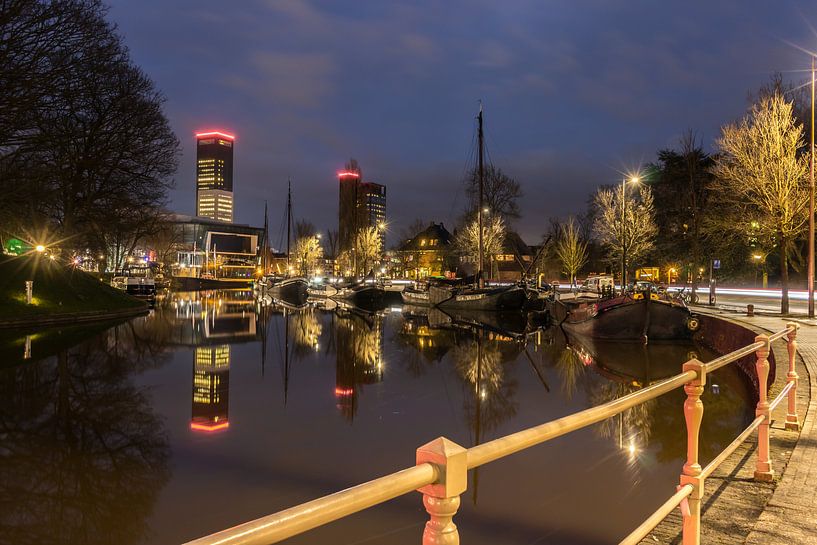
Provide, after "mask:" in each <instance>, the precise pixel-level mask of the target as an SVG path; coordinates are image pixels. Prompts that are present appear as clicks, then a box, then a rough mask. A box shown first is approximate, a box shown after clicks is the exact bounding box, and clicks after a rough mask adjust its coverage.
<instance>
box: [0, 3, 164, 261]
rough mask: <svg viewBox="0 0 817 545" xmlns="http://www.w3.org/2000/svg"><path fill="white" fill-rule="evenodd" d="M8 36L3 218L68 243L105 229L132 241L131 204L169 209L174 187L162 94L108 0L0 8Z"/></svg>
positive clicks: (0, 118)
mask: <svg viewBox="0 0 817 545" xmlns="http://www.w3.org/2000/svg"><path fill="white" fill-rule="evenodd" d="M0 36H2V39H0V96H3V104H4V106H5V104H6V103H7V102H8V103H9V104H14V106H13V107H11V108H8V109H7V108H5V107H0V199H2V201H3V202H2V203H0V210H2V216H3V217H2V218H0V221H2V223H3V224H4V225H6V226H24V225H28V226H29V227H30V226H31V225H32V224H34V225H35V227H37V228H39V227H43V229H44V230H45V229H46V228H47V230H49V231H50V232H51V237H50V238H51V239H52V240H54V239H59V240H60V243H59V245H60V246H61V247H62V248H64V249H67V250H71V249H77V250H81V249H84V248H86V247H89V246H92V245H93V244H95V239H96V238H98V237H97V236H95V234H96V233H98V232H99V231H102V230H112V231H113V230H118V231H119V232H120V233H121V234H122V235H123V236H125V235H126V238H132V236H133V234H134V233H131V234H127V233H125V231H127V230H128V229H129V228H130V226H138V222H134V221H132V220H133V219H134V218H133V217H132V211H138V212H142V213H146V214H149V213H151V211H152V210H154V209H160V208H161V207H162V205H163V204H164V202H165V200H166V198H167V191H168V189H169V188H170V187H172V185H173V180H172V175H173V174H174V173H175V170H176V166H177V156H178V151H179V143H178V141H177V139H176V137H175V136H174V134H173V132H172V131H171V129H170V125H169V123H168V121H167V119H166V118H165V116H164V114H163V112H162V106H163V103H164V98H163V96H162V95H161V94H160V93H159V92H158V91H157V90H156V89H155V87H154V85H153V82H152V81H151V80H150V79H149V78H148V77H147V76H146V75H145V74H144V73H143V72H142V71H141V70H140V69H139V68H138V67H136V66H135V65H134V64H133V63H132V62H131V59H130V57H129V54H128V51H127V49H126V48H125V47H124V46H123V45H122V43H121V40H120V38H119V36H118V35H117V34H116V29H115V27H114V26H113V25H111V24H110V23H108V22H107V21H106V20H105V8H103V7H102V5H101V3H100V2H98V1H94V0H84V1H83V0H65V1H64V2H48V1H45V0H40V1H37V0H27V1H26V0H17V1H11V2H3V3H0ZM6 38H9V40H8V41H7V40H6ZM18 42H19V43H18ZM15 44H16V45H15ZM20 47H22V48H23V49H22V50H18V49H19V48H20ZM21 70H22V71H23V72H25V71H30V73H29V74H28V75H22V74H21ZM18 98H19V99H20V100H18ZM20 188H24V190H21V189H20Z"/></svg>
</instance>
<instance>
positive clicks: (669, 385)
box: [468, 371, 697, 469]
mask: <svg viewBox="0 0 817 545" xmlns="http://www.w3.org/2000/svg"><path fill="white" fill-rule="evenodd" d="M696 376H697V375H696V373H695V371H685V372H683V373H679V374H677V375H675V376H674V377H670V378H668V379H665V380H662V381H661V382H656V383H655V384H652V385H650V386H648V387H646V388H642V389H641V390H638V391H636V392H633V393H631V394H628V395H626V396H624V397H620V398H618V399H614V400H613V401H610V402H608V403H604V404H603V405H597V406H596V407H591V408H589V409H585V410H583V411H579V412H577V413H573V414H571V415H568V416H564V417H562V418H559V419H557V420H551V421H550V422H546V423H544V424H540V425H539V426H536V427H533V428H528V429H526V430H522V431H518V432H516V433H512V434H510V435H506V436H505V437H500V438H498V439H494V440H493V441H488V442H487V443H482V444H481V445H477V446H475V447H471V448H469V449H468V469H473V468H475V467H479V466H481V465H483V464H487V463H488V462H493V461H494V460H497V459H499V458H504V457H505V456H508V455H510V454H513V453H515V452H518V451H520V450H524V449H526V448H528V447H532V446H534V445H537V444H539V443H542V442H545V441H549V440H551V439H555V438H556V437H559V436H562V435H565V434H566V433H570V432H571V431H576V430H578V429H581V428H584V427H586V426H589V425H590V424H595V423H596V422H601V421H602V420H604V419H606V418H609V417H611V416H615V415H617V414H619V413H621V412H624V411H626V410H627V409H630V408H632V407H635V406H636V405H640V404H641V403H644V402H645V401H649V400H650V399H655V398H656V397H659V396H661V395H664V394H665V393H667V392H670V391H672V390H674V389H675V388H678V387H679V386H683V385H684V384H686V383H687V382H689V381H690V380H692V379H694V378H695V377H696Z"/></svg>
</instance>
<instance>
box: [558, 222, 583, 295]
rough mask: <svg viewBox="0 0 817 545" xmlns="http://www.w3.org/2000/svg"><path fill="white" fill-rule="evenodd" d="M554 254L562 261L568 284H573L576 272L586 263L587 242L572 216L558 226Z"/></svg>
mask: <svg viewBox="0 0 817 545" xmlns="http://www.w3.org/2000/svg"><path fill="white" fill-rule="evenodd" d="M556 255H557V256H558V257H559V261H561V263H562V270H563V271H564V272H565V274H567V276H568V278H570V285H571V286H575V285H576V273H577V272H579V269H581V268H582V267H584V265H585V264H586V263H587V242H585V241H584V240H582V238H581V235H580V233H579V226H578V224H577V223H576V220H575V218H573V216H570V217H569V218H568V220H567V221H566V222H565V223H563V224H561V225H560V226H559V238H558V240H557V241H556Z"/></svg>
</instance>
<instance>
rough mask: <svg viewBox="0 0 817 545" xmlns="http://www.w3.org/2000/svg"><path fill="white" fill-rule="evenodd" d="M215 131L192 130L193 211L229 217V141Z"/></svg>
mask: <svg viewBox="0 0 817 545" xmlns="http://www.w3.org/2000/svg"><path fill="white" fill-rule="evenodd" d="M234 143H235V136H233V135H231V134H226V133H223V132H219V131H208V132H200V133H197V134H196V215H197V216H201V217H205V218H211V219H215V220H221V221H229V222H232V221H233V144H234Z"/></svg>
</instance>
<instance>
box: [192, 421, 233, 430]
mask: <svg viewBox="0 0 817 545" xmlns="http://www.w3.org/2000/svg"><path fill="white" fill-rule="evenodd" d="M229 427H230V423H229V422H221V423H219V424H199V423H197V422H191V423H190V429H191V430H196V431H208V432H213V431H219V430H224V429H227V428H229Z"/></svg>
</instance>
